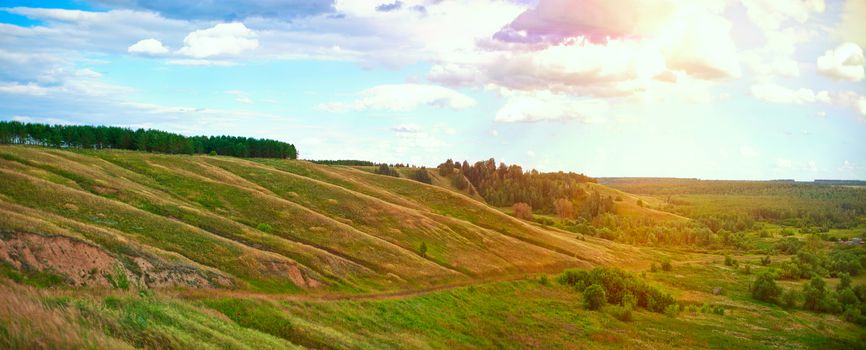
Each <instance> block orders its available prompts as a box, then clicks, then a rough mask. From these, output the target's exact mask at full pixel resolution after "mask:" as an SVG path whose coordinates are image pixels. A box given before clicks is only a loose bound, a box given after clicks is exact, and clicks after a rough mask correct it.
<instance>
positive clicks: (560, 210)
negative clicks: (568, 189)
mask: <svg viewBox="0 0 866 350" xmlns="http://www.w3.org/2000/svg"><path fill="white" fill-rule="evenodd" d="M553 207H554V208H555V209H556V216H559V217H560V218H561V219H571V218H574V204H573V203H571V201H570V200H568V199H565V198H560V199H557V200H556V201H555V202H553Z"/></svg>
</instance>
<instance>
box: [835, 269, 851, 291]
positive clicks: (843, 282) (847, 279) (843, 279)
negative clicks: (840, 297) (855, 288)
mask: <svg viewBox="0 0 866 350" xmlns="http://www.w3.org/2000/svg"><path fill="white" fill-rule="evenodd" d="M849 287H851V275H850V274H848V273H845V272H842V273H840V274H839V284H838V285H836V290H837V291H840V290H843V289H846V288H849Z"/></svg>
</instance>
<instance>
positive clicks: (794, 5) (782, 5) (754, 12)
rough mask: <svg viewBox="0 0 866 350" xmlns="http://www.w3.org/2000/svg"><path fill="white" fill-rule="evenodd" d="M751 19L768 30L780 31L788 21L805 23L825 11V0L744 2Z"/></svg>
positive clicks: (754, 0)
mask: <svg viewBox="0 0 866 350" xmlns="http://www.w3.org/2000/svg"><path fill="white" fill-rule="evenodd" d="M742 3H743V5H744V6H745V7H746V13H747V15H748V16H749V19H750V20H751V21H752V22H754V23H755V24H756V25H758V26H759V27H761V28H764V29H767V30H775V29H779V28H780V27H781V26H782V24H783V23H785V22H786V21H795V22H798V23H804V22H806V20H808V19H809V16H811V14H813V13H822V12H824V10H825V7H826V6H825V4H824V0H743V2H742Z"/></svg>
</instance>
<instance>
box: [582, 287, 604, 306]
mask: <svg viewBox="0 0 866 350" xmlns="http://www.w3.org/2000/svg"><path fill="white" fill-rule="evenodd" d="M605 294H606V293H605V292H604V288H602V286H601V285H598V284H593V285H591V286H589V287H586V289H584V290H583V306H584V307H585V308H587V309H589V310H598V309H600V308H601V307H602V306H604V304H606V303H607V296H606V295H605Z"/></svg>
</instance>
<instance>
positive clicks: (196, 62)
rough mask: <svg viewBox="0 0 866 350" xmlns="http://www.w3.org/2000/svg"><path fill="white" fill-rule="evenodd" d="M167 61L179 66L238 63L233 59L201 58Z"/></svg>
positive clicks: (231, 64) (222, 65)
mask: <svg viewBox="0 0 866 350" xmlns="http://www.w3.org/2000/svg"><path fill="white" fill-rule="evenodd" d="M166 63H168V64H172V65H178V66H221V67H228V66H234V65H237V63H235V62H232V61H223V60H199V59H180V60H168V61H167V62H166Z"/></svg>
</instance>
